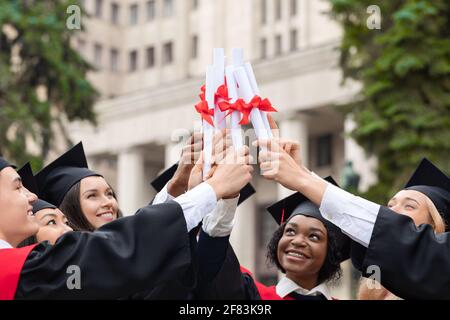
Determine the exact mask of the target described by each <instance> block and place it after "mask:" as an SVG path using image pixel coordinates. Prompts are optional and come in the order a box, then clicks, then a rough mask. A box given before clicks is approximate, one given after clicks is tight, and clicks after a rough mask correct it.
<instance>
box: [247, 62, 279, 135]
mask: <svg viewBox="0 0 450 320" xmlns="http://www.w3.org/2000/svg"><path fill="white" fill-rule="evenodd" d="M244 67H245V72H246V73H247V77H248V80H249V81H250V86H251V87H252V90H253V93H254V94H255V95H258V96H261V93H260V91H259V87H258V83H257V82H256V77H255V73H254V71H253V68H252V65H251V64H250V62H247V63H245V65H244ZM259 112H260V113H261V119H262V121H263V122H264V127H265V128H266V131H267V135H268V136H269V138H270V139H272V138H273V134H272V129H271V128H270V124H269V119H267V112H264V111H261V110H260V111H259Z"/></svg>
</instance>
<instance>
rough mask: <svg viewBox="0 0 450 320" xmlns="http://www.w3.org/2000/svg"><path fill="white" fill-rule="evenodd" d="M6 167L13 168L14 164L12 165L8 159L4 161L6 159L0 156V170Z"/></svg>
mask: <svg viewBox="0 0 450 320" xmlns="http://www.w3.org/2000/svg"><path fill="white" fill-rule="evenodd" d="M7 167H12V168H15V166H13V165H12V164H10V163H9V162H8V161H6V159H4V158H2V157H0V171H2V170H3V169H5V168H7Z"/></svg>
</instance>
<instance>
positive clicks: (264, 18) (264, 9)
mask: <svg viewBox="0 0 450 320" xmlns="http://www.w3.org/2000/svg"><path fill="white" fill-rule="evenodd" d="M260 1H261V24H263V25H264V24H266V23H267V0H260Z"/></svg>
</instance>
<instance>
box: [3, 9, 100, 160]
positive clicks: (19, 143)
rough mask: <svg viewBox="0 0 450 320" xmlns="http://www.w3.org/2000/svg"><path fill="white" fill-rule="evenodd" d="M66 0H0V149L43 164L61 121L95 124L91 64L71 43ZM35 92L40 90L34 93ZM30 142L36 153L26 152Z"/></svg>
mask: <svg viewBox="0 0 450 320" xmlns="http://www.w3.org/2000/svg"><path fill="white" fill-rule="evenodd" d="M73 4H76V1H67V0H0V154H4V155H5V156H7V157H8V158H9V159H11V160H12V161H15V162H16V163H18V164H22V163H24V162H26V161H28V160H30V159H31V160H32V163H33V165H34V167H39V166H40V165H42V159H45V158H46V156H47V154H48V152H49V150H50V148H51V146H52V142H53V140H54V136H55V132H58V134H63V135H64V137H65V140H66V141H67V143H68V144H70V139H69V136H68V134H67V130H66V129H65V128H64V125H63V123H64V121H63V119H66V120H68V121H74V120H87V121H90V122H91V123H94V124H95V113H94V111H93V104H94V102H95V99H96V98H97V96H98V93H97V91H96V90H95V89H94V88H93V87H92V85H91V84H90V83H89V82H88V81H87V80H86V73H87V72H88V71H89V70H91V66H90V65H89V64H88V63H87V62H86V61H84V60H83V58H82V57H81V56H80V55H79V54H78V53H77V52H76V51H75V50H74V49H73V48H72V46H71V45H70V43H71V39H73V36H74V35H75V33H76V32H78V31H79V30H70V29H69V28H68V27H67V26H66V21H67V19H68V18H69V17H70V16H71V14H70V12H69V13H67V8H68V7H69V6H70V5H73ZM39 92H40V93H39ZM30 142H32V143H33V144H35V145H37V146H38V148H39V150H40V152H39V154H37V155H31V154H29V153H28V151H27V150H29V147H30V145H29V144H30Z"/></svg>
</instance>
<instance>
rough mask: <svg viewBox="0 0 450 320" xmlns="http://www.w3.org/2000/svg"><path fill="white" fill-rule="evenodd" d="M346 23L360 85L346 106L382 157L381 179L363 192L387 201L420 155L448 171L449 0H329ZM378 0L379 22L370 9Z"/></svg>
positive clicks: (359, 136) (347, 72)
mask: <svg viewBox="0 0 450 320" xmlns="http://www.w3.org/2000/svg"><path fill="white" fill-rule="evenodd" d="M329 1H330V2H331V8H332V9H331V16H332V17H333V18H334V19H335V20H336V21H338V22H339V23H340V25H341V27H342V29H343V38H342V43H341V48H340V50H341V59H340V65H341V68H342V70H343V74H344V79H352V80H357V81H359V82H360V83H361V84H362V90H361V92H360V94H359V96H358V97H357V98H356V99H355V101H354V102H352V103H350V104H348V105H346V106H344V111H345V112H347V113H351V114H352V116H353V118H354V120H355V122H356V124H357V127H356V129H355V130H354V131H353V132H352V133H351V135H352V136H353V137H354V138H355V140H356V141H357V142H358V143H359V144H360V145H362V146H363V147H364V149H365V150H366V152H367V153H368V154H375V155H376V156H377V158H378V160H379V167H378V178H379V183H378V184H377V185H376V186H374V187H372V188H371V189H370V190H369V191H368V193H367V194H366V196H368V197H369V198H371V199H373V200H376V201H381V202H384V201H386V199H387V197H388V196H389V195H392V194H393V193H394V192H395V191H396V190H398V188H399V187H401V186H402V185H403V184H404V183H405V182H406V179H407V178H408V177H409V175H410V174H411V173H412V170H413V169H414V168H415V166H416V165H417V164H418V163H419V161H420V160H421V159H422V158H423V157H428V158H429V159H430V160H431V161H433V162H435V163H436V164H437V165H438V166H439V167H440V168H443V170H444V171H445V172H446V173H447V174H449V172H450V161H449V159H450V2H449V1H448V0H385V1H377V0H329ZM371 5H377V6H378V7H379V8H380V12H381V18H382V19H381V29H371V28H369V27H368V26H367V20H368V19H371V18H372V17H371V13H368V12H367V8H368V7H369V6H371Z"/></svg>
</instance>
